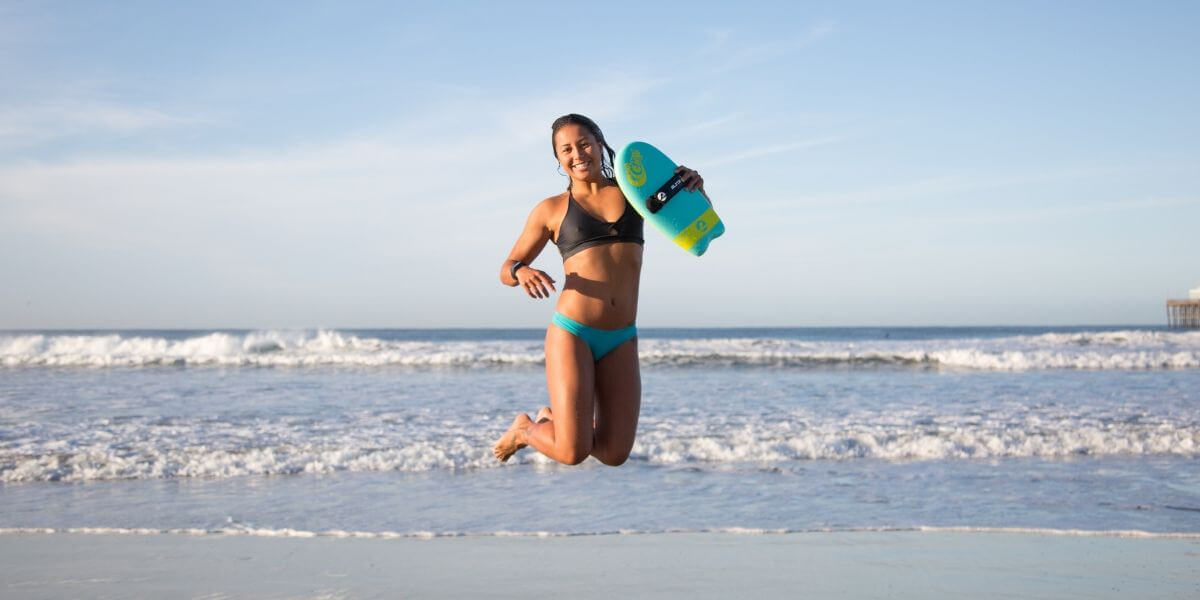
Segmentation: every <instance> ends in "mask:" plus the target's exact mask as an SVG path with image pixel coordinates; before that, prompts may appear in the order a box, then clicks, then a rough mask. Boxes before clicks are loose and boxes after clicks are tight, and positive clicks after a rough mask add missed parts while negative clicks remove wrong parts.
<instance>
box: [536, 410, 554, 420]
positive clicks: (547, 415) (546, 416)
mask: <svg viewBox="0 0 1200 600" xmlns="http://www.w3.org/2000/svg"><path fill="white" fill-rule="evenodd" d="M553 419H554V413H552V412H550V407H549V406H543V407H542V408H541V409H539V410H538V413H537V416H536V417H534V418H533V420H534V421H535V422H537V423H541V422H542V421H551V420H553Z"/></svg>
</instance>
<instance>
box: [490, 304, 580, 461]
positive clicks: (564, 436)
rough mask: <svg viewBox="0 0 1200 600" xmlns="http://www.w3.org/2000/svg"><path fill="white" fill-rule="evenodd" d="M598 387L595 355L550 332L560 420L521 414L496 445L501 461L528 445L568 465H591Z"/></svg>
mask: <svg viewBox="0 0 1200 600" xmlns="http://www.w3.org/2000/svg"><path fill="white" fill-rule="evenodd" d="M595 388H596V380H595V370H594V364H593V362H592V351H591V350H590V349H588V347H587V344H585V343H584V342H583V340H581V339H579V338H577V337H575V336H574V335H572V334H570V333H568V332H567V331H565V330H563V329H561V328H559V327H557V326H553V325H551V326H550V327H549V328H548V329H547V330H546V390H547V391H548V392H549V394H550V408H551V410H552V411H553V415H554V418H553V420H544V421H542V420H539V422H537V423H535V422H533V421H532V420H531V419H530V418H529V416H528V415H523V414H522V415H517V418H516V419H515V420H514V421H513V425H512V427H510V428H509V430H508V431H507V432H505V434H504V436H503V437H501V438H500V441H498V442H496V447H495V448H494V449H493V452H494V453H495V455H496V458H499V459H500V460H507V459H508V457H509V456H511V455H512V454H513V453H515V452H516V451H517V450H519V449H521V448H522V447H524V446H525V445H526V444H528V445H530V446H533V447H534V448H535V449H537V450H538V451H539V452H541V453H542V454H545V455H546V456H548V457H550V458H552V459H554V460H556V461H558V462H561V463H564V464H568V465H577V464H579V463H581V462H583V461H584V460H586V459H587V457H588V455H589V454H591V451H592V436H593V420H592V419H593V413H594V412H595V403H594V401H593V398H594V395H595ZM539 416H540V415H539ZM522 417H524V418H522Z"/></svg>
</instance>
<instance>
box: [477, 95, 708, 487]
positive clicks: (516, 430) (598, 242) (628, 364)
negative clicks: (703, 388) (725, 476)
mask: <svg viewBox="0 0 1200 600" xmlns="http://www.w3.org/2000/svg"><path fill="white" fill-rule="evenodd" d="M550 139H551V143H552V144H553V147H554V156H555V157H556V158H557V159H558V165H559V169H560V170H561V171H563V172H564V173H565V174H566V176H567V177H568V178H569V179H570V182H569V183H568V184H567V190H566V191H565V192H563V193H561V194H557V195H555V196H551V197H549V198H546V199H545V200H543V201H541V202H539V203H538V204H537V206H535V207H534V208H533V211H532V212H531V213H530V214H529V218H528V219H527V220H526V222H525V229H524V230H523V231H522V232H521V235H520V237H518V238H517V243H516V244H514V245H513V248H512V251H511V252H509V254H508V260H506V261H504V265H503V266H502V267H501V269H500V281H501V282H502V283H504V284H505V285H508V286H514V287H515V286H520V287H521V288H522V289H524V290H525V293H526V294H528V295H529V297H530V298H548V297H550V293H551V292H552V291H557V290H556V288H555V287H554V279H552V278H551V277H550V276H549V275H548V274H546V272H545V271H541V270H539V269H535V268H533V267H532V266H531V264H532V263H533V261H534V259H536V258H537V256H538V255H539V254H541V252H542V249H543V248H545V246H546V242H548V241H553V242H554V244H555V245H556V246H558V251H559V252H560V253H561V254H562V260H563V272H564V273H565V274H566V276H565V281H564V284H563V289H562V293H561V294H559V297H558V304H557V306H556V307H555V308H556V312H555V313H554V317H553V319H552V320H551V325H550V327H549V328H547V329H546V389H547V391H548V392H549V395H550V406H549V407H543V408H542V409H541V410H539V411H538V413H537V417H536V420H534V419H530V418H529V415H527V414H525V413H521V414H518V415H517V416H516V418H515V419H513V422H512V426H510V427H509V428H508V431H506V432H504V435H503V436H501V437H500V439H499V441H497V442H496V445H495V447H494V448H493V450H492V451H493V453H494V454H495V455H496V458H498V459H500V460H501V461H506V460H508V459H509V457H511V456H512V455H513V454H515V453H516V452H517V451H518V450H520V449H522V448H524V447H525V446H533V447H534V448H535V449H536V450H537V451H539V452H541V453H542V454H545V455H546V456H548V457H550V458H552V459H554V460H556V461H558V462H561V463H564V464H569V465H577V464H579V463H581V462H583V461H584V460H586V459H587V457H588V456H595V457H596V459H598V460H599V461H600V462H602V463H604V464H606V465H612V466H617V465H620V464H622V463H624V462H625V460H626V459H627V458H629V451H630V450H631V449H633V439H634V435H635V434H636V432H637V422H638V413H639V412H640V410H641V404H642V379H641V373H640V371H639V369H638V354H637V327H636V326H635V325H634V323H635V321H636V317H637V301H638V282H639V280H640V277H641V272H642V244H643V238H642V225H643V222H642V217H641V215H639V214H638V213H637V211H635V210H634V209H633V207H631V206H629V204H628V202H626V200H625V196H624V195H623V194H622V193H621V190H620V188H618V187H617V184H616V181H615V180H613V160H614V159H615V156H616V153H615V152H614V151H613V149H612V148H611V147H609V145H608V143H607V142H606V141H605V140H604V134H603V133H601V132H600V128H599V127H597V126H596V123H594V122H593V121H592V120H591V119H589V118H587V117H585V116H583V115H577V114H569V115H566V116H563V117H560V118H558V119H557V120H555V121H554V124H553V125H552V126H551V133H550ZM606 157H607V160H605V158H606ZM676 172H677V173H680V174H681V175H682V179H683V183H684V185H685V186H686V187H687V189H689V190H697V189H699V190H700V191H701V192H703V190H704V180H703V179H701V178H700V175H699V173H696V172H695V171H693V170H691V169H688V168H686V167H682V166H681V167H679V168H678V170H677V171H676Z"/></svg>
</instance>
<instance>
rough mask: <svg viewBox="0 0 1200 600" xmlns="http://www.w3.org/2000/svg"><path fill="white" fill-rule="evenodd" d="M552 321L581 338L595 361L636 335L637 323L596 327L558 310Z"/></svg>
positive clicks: (598, 360)
mask: <svg viewBox="0 0 1200 600" xmlns="http://www.w3.org/2000/svg"><path fill="white" fill-rule="evenodd" d="M552 322H553V323H554V324H555V325H557V326H558V327H559V328H560V329H562V330H563V331H566V332H567V333H569V334H571V335H573V336H575V337H577V338H579V339H581V340H583V343H585V344H587V345H588V348H591V349H592V360H594V361H596V362H600V359H601V358H604V355H605V354H608V353H609V352H612V351H613V350H615V349H616V347H617V346H620V345H621V344H624V343H625V342H628V341H629V340H631V339H633V338H634V337H636V336H637V325H630V326H629V327H626V328H624V329H596V328H595V327H588V326H587V325H584V324H583V323H580V322H579V321H576V320H574V319H571V318H569V317H566V316H564V315H563V314H562V313H558V312H556V313H554V319H552Z"/></svg>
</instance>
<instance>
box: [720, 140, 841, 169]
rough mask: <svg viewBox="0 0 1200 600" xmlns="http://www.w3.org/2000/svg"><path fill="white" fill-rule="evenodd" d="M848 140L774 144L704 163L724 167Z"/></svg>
mask: <svg viewBox="0 0 1200 600" xmlns="http://www.w3.org/2000/svg"><path fill="white" fill-rule="evenodd" d="M846 139H848V138H847V137H846V136H829V137H823V138H816V139H812V140H800V141H796V142H791V143H787V144H774V145H770V146H762V147H759V148H751V149H749V150H743V151H741V152H737V153H734V154H729V155H726V156H721V157H717V158H713V159H710V160H706V161H704V166H705V167H717V166H724V165H730V164H733V163H738V162H742V161H746V160H750V159H752V158H761V157H763V156H770V155H772V154H782V153H784V152H796V151H803V150H810V149H812V148H817V147H820V146H827V145H829V144H836V143H839V142H843V141H845V140H846Z"/></svg>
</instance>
